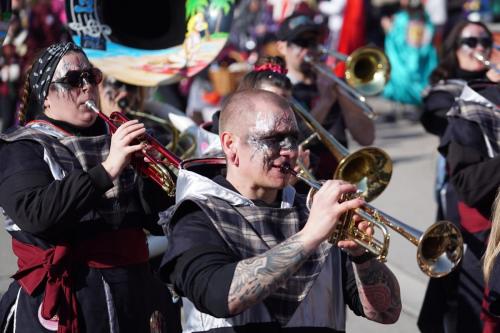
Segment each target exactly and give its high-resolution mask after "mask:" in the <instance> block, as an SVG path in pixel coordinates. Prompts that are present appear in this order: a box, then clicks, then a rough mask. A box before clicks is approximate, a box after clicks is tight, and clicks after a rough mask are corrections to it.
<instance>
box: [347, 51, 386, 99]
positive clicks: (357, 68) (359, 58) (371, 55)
mask: <svg viewBox="0 0 500 333" xmlns="http://www.w3.org/2000/svg"><path fill="white" fill-rule="evenodd" d="M389 74H390V64H389V60H388V59H387V57H386V55H385V54H384V52H383V51H381V50H380V49H378V48H376V47H362V48H359V49H357V50H356V51H354V52H353V53H351V54H350V55H349V57H347V60H346V71H345V78H346V81H347V83H348V84H349V85H350V86H351V87H353V88H355V89H356V90H357V91H359V92H360V93H361V94H363V95H366V96H373V95H376V94H378V93H380V92H381V91H382V90H383V89H384V86H385V85H386V84H387V81H388V80H389Z"/></svg>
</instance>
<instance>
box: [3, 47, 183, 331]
mask: <svg viewBox="0 0 500 333" xmlns="http://www.w3.org/2000/svg"><path fill="white" fill-rule="evenodd" d="M101 80H102V74H101V72H100V71H99V70H98V69H97V68H95V67H93V66H92V65H91V64H90V62H89V60H88V59H87V56H86V55H85V53H84V52H83V50H82V49H81V48H79V47H78V46H76V45H75V44H73V43H60V44H54V45H52V46H50V47H49V48H47V49H46V50H44V51H43V52H42V53H41V55H40V56H39V57H37V59H36V60H35V62H34V63H33V66H32V68H31V70H30V72H29V75H28V78H27V80H26V84H25V89H24V96H23V100H22V103H21V109H20V118H21V119H20V120H21V123H22V124H24V110H25V107H26V105H27V103H28V101H29V100H30V99H32V100H33V102H34V103H35V104H36V105H37V106H38V107H39V108H41V109H43V112H42V113H40V114H38V115H37V119H36V120H34V121H31V122H29V123H27V124H24V126H23V127H20V128H19V129H18V130H16V131H15V132H13V133H10V134H9V135H2V136H1V137H0V156H1V158H2V159H3V160H8V161H9V163H2V164H1V167H0V206H1V207H2V208H3V209H4V210H5V212H6V214H7V216H8V218H7V220H6V221H7V223H6V228H7V231H8V232H9V233H10V235H11V236H12V239H13V241H12V247H13V251H14V253H15V255H16V256H17V257H18V268H19V269H18V271H17V273H16V274H15V275H14V276H13V277H14V282H13V283H12V284H11V286H10V288H9V290H8V292H7V293H6V294H5V295H4V296H3V297H2V302H1V304H2V307H1V308H0V318H4V320H5V321H4V322H2V323H1V329H2V331H3V330H4V329H7V328H10V329H12V330H13V331H15V332H42V331H43V332H45V331H46V330H56V329H57V330H58V331H59V332H77V331H78V332H87V331H88V332H110V331H118V330H119V331H120V332H149V331H150V325H151V323H153V324H154V325H159V326H160V327H164V326H165V325H166V324H165V322H164V321H165V318H167V316H168V318H169V324H168V325H169V326H170V327H171V329H173V330H174V331H179V330H180V325H179V323H178V321H176V319H178V318H179V316H178V313H175V311H174V310H172V309H169V308H171V305H170V304H169V301H168V297H167V292H166V289H165V287H164V286H163V285H162V284H161V283H160V281H159V280H157V279H156V278H155V277H154V276H153V275H152V273H151V271H150V268H149V266H148V263H147V262H148V250H147V246H146V237H145V234H144V232H143V228H147V229H148V230H150V231H151V232H155V233H161V229H160V228H159V227H158V226H157V225H156V220H157V212H158V211H159V210H163V209H166V208H167V207H168V205H169V200H168V197H167V196H166V195H165V194H164V193H163V192H161V191H160V190H159V188H157V187H156V185H154V184H152V183H150V182H149V181H148V180H147V179H142V178H141V177H138V176H137V174H136V172H135V171H134V170H133V169H132V168H131V167H130V166H129V162H130V160H131V159H132V158H133V156H134V154H135V153H137V152H139V151H140V150H142V149H143V148H144V147H143V144H142V143H137V141H136V139H137V138H139V137H140V136H141V135H143V134H144V133H145V128H144V126H143V125H142V124H140V123H139V122H138V121H136V120H132V121H128V122H125V123H124V124H122V125H121V126H120V127H119V128H118V129H117V131H116V133H115V134H114V135H113V136H112V137H110V136H109V135H108V134H107V129H106V126H105V124H104V122H103V121H102V120H101V119H100V118H98V117H97V114H95V112H93V111H92V110H90V109H88V108H87V107H86V105H85V103H86V102H88V101H89V100H92V101H96V102H97V101H98V91H97V89H98V88H97V85H98V84H99V83H100V81H101ZM13 323H15V324H13Z"/></svg>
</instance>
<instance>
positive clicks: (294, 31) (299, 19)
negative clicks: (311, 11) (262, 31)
mask: <svg viewBox="0 0 500 333" xmlns="http://www.w3.org/2000/svg"><path fill="white" fill-rule="evenodd" d="M320 30H321V26H320V25H319V24H317V23H316V22H314V21H313V20H312V19H311V18H310V17H309V16H307V15H303V14H294V15H291V16H289V17H287V18H286V19H285V20H284V21H283V22H282V23H281V25H280V27H279V29H278V31H277V33H276V37H278V40H283V41H287V42H291V41H293V40H295V39H296V38H297V37H298V36H300V35H301V34H303V33H305V32H315V33H319V32H320Z"/></svg>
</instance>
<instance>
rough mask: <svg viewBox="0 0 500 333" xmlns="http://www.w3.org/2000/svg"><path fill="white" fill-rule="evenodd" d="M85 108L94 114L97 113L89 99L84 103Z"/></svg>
mask: <svg viewBox="0 0 500 333" xmlns="http://www.w3.org/2000/svg"><path fill="white" fill-rule="evenodd" d="M85 106H86V107H87V108H88V109H90V110H92V111H94V112H98V110H97V106H96V105H95V102H94V101H93V100H91V99H89V100H88V101H86V102H85Z"/></svg>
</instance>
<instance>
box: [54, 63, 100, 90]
mask: <svg viewBox="0 0 500 333" xmlns="http://www.w3.org/2000/svg"><path fill="white" fill-rule="evenodd" d="M84 80H85V81H87V82H88V83H90V84H93V85H98V84H99V83H101V81H102V72H101V71H100V70H99V69H98V68H95V67H92V68H87V69H82V70H78V71H68V72H67V73H66V75H64V76H63V77H62V78H60V79H57V80H54V81H52V82H51V84H52V83H59V84H63V85H66V86H70V87H71V88H81V87H83V84H84Z"/></svg>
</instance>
